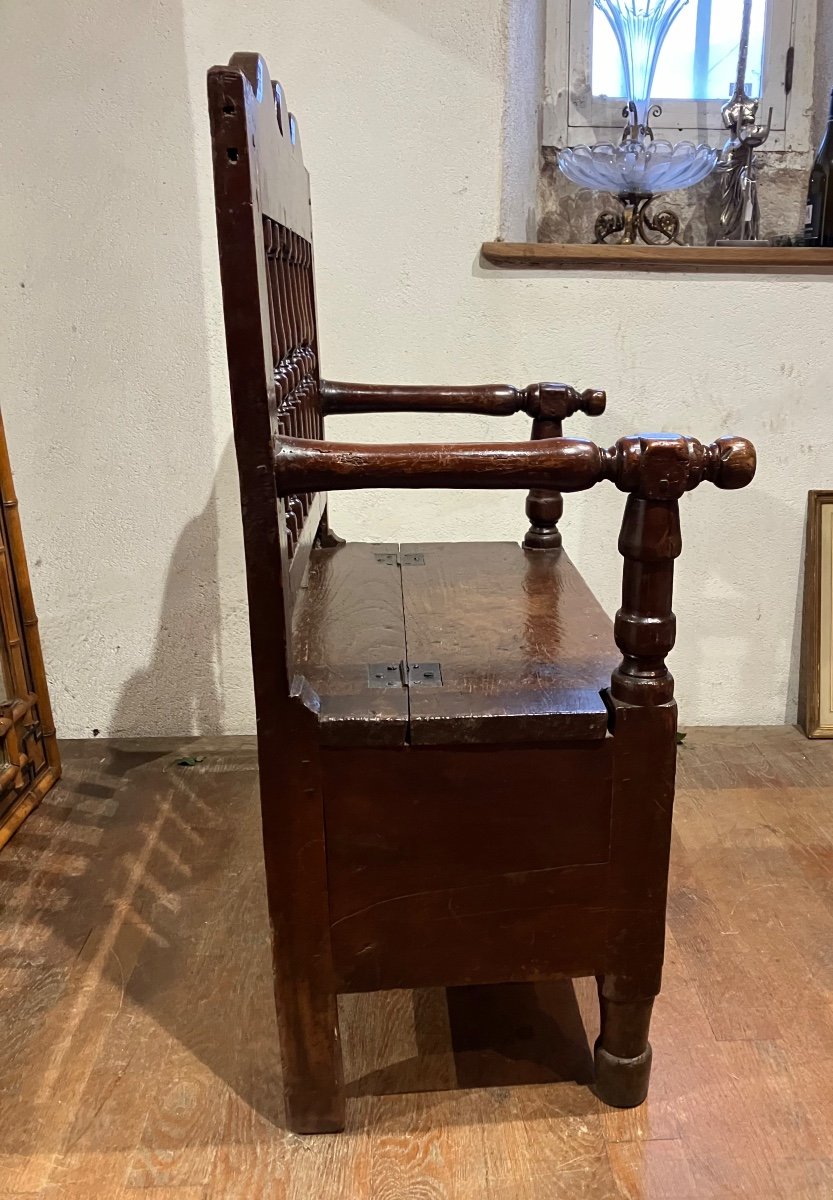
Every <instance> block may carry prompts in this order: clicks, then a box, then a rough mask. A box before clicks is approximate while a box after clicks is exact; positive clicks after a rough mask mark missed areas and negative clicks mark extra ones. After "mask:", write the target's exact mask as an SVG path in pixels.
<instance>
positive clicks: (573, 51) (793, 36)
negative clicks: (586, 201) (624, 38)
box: [545, 0, 815, 150]
mask: <svg viewBox="0 0 833 1200" xmlns="http://www.w3.org/2000/svg"><path fill="white" fill-rule="evenodd" d="M742 10H743V0H689V2H688V4H687V5H686V7H685V8H684V9H683V10H682V12H681V14H680V16H679V17H678V18H677V20H676V22H675V23H674V25H673V26H672V27H671V30H670V32H669V34H668V37H667V40H666V42H665V44H664V46H663V49H662V54H661V55H660V59H659V63H658V66H657V73H656V77H655V81H654V88H653V98H654V101H655V102H656V103H657V104H659V105H661V106H662V115H661V116H660V117H658V118H656V119H654V120H653V121H652V127H653V129H654V131H655V133H656V134H657V135H658V136H660V137H669V138H674V140H680V139H683V138H686V139H689V140H702V139H705V140H708V141H711V142H712V143H713V144H716V139H717V140H719V138H720V137H721V136H723V135H724V134H725V130H724V127H723V123H722V120H721V116H720V109H721V107H722V105H723V104H724V103H725V101H726V100H727V99H728V98H729V96H730V94H731V92H732V90H733V89H734V84H735V77H736V74H737V59H738V42H739V38H740V25H741V16H742ZM547 23H548V28H547V41H548V49H547V85H548V86H547V96H548V104H547V112H546V123H545V142H546V143H547V144H548V145H556V146H559V145H566V144H567V143H569V142H572V143H576V142H584V141H597V140H598V141H605V140H611V139H612V138H614V137H615V136H616V135H617V133H618V131H620V130H621V129H622V127H623V124H624V122H623V119H622V108H623V105H624V96H623V92H624V87H623V81H622V72H621V66H620V60H619V53H618V50H617V47H616V41H615V39H614V36H613V32H612V30H611V28H610V25H609V24H608V21H607V18H606V17H605V16H604V14H603V13H602V12H601V11H600V10H599V9H597V8H596V7H595V5H594V3H593V0H548V17H547ZM814 23H815V0H753V5H752V31H751V44H750V48H749V65H748V69H747V86H748V87H749V89H750V90H751V92H752V93H753V94H754V95H756V96H757V95H761V94H762V102H761V106H760V109H759V112H760V118H761V120H766V116H767V113H768V112H769V109H770V108H772V110H773V115H772V129H773V133H772V136H771V138H770V140H769V142H768V143H767V148H768V149H772V150H783V149H800V150H806V149H807V148H808V146H809V140H808V138H809V131H808V127H807V122H806V120H804V122H803V123H801V122H800V121H799V120H798V118H797V116H796V115H795V114H794V117H793V122H792V126H793V128H792V129H791V121H790V112H791V93H792V82H793V80H792V76H793V74H794V72H793V69H792V63H793V61H794V60H797V55H798V53H799V51H800V50H802V49H803V51H804V52H805V55H804V56H805V58H806V59H808V60H810V69H809V70H808V69H807V62H806V61H805V62H804V63H803V64H800V62H799V61H798V60H797V61H796V71H797V70H799V69H800V70H803V72H804V77H803V78H804V79H806V78H808V77H809V78H810V79H811V77H812V47H813V35H814ZM568 31H569V35H568V36H567V34H568ZM793 48H795V49H793ZM804 100H805V104H806V102H808V101H807V98H806V97H805V98H804ZM796 107H797V105H796ZM797 141H800V142H801V144H797Z"/></svg>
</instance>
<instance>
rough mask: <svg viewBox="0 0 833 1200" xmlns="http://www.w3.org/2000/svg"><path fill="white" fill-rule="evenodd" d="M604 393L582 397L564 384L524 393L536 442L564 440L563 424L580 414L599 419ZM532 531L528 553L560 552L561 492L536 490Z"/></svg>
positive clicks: (530, 501) (530, 509)
mask: <svg viewBox="0 0 833 1200" xmlns="http://www.w3.org/2000/svg"><path fill="white" fill-rule="evenodd" d="M606 399H607V398H606V396H605V393H604V392H599V391H594V390H592V389H591V390H588V391H585V392H582V393H581V394H579V393H578V392H577V391H576V390H575V388H571V387H567V386H565V385H564V384H561V383H538V384H533V385H532V386H531V387H528V388H527V389H526V391H525V392H524V405H523V407H524V411H525V412H527V413H529V415H530V416H531V417H532V418H533V420H532V441H533V442H537V441H543V440H545V439H547V438H560V437H561V436H562V433H563V421H564V419H565V418H566V417H570V416H572V415H573V413H576V412H579V411H581V412H585V413H587V415H588V416H598V415H599V414H601V413H603V412H604V410H605V404H606ZM526 515H527V517H528V518H529V529H528V530H527V532H526V536H525V537H524V542H523V544H524V549H525V550H558V549H560V547H561V531H560V530H559V528H558V522H559V521H560V520H561V518H562V516H563V515H564V500H563V498H562V495H561V493H560V492H558V491H555V490H553V489H550V488H533V489H532V490H531V491H530V493H529V495H528V496H527V498H526Z"/></svg>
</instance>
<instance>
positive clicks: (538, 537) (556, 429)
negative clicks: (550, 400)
mask: <svg viewBox="0 0 833 1200" xmlns="http://www.w3.org/2000/svg"><path fill="white" fill-rule="evenodd" d="M563 428H564V427H563V423H562V422H561V421H548V420H544V419H542V418H540V417H538V418H536V419H535V420H533V422H532V441H533V442H538V441H543V440H544V439H545V438H556V437H561V436H562V434H563ZM526 515H527V519H528V520H529V529H528V530H527V531H526V535H525V537H524V541H523V545H524V549H525V550H559V549H560V548H561V531H560V529H559V528H558V522H559V521H560V520H561V518H562V516H563V515H564V498H563V496H562V495H561V492H556V491H550V490H549V489H545V488H533V489H532V491H531V492H530V493H529V495H528V496H527V498H526Z"/></svg>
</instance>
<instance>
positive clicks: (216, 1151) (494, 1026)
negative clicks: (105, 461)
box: [0, 729, 833, 1200]
mask: <svg viewBox="0 0 833 1200" xmlns="http://www.w3.org/2000/svg"><path fill="white" fill-rule="evenodd" d="M182 753H188V754H200V755H203V756H204V759H203V761H202V762H201V763H199V764H197V765H196V766H192V767H181V766H176V765H175V760H176V758H177V757H178V756H179V755H181V754H182ZM64 758H65V780H64V782H63V783H62V784H61V785H60V787H59V788H58V789H57V790H56V791H55V792H53V794H52V795H50V796H49V797H48V798H47V800H46V801H45V803H44V804H43V805H42V806H41V808H40V809H39V810H38V811H37V812H36V813H35V814H34V815H33V816H32V817H31V818H30V820H29V821H28V822H27V824H26V825H25V826H24V828H23V829H22V830H21V831H20V833H19V834H18V835H17V836H16V837H15V838H14V839H13V841H12V842H11V843H10V844H9V846H8V847H7V848H6V849H5V850H4V851H3V853H2V854H0V909H1V910H2V911H0V1021H1V1022H2V1023H1V1025H0V1030H1V1032H0V1198H2V1200H10V1198H11V1197H15V1198H22V1197H29V1198H30V1200H32V1198H33V1197H39V1198H40V1200H104V1198H107V1200H110V1198H112V1200H116V1198H118V1200H131V1198H132V1200H300V1198H303V1200H307V1198H309V1200H331V1198H332V1200H335V1198H339V1200H342V1198H344V1200H354V1198H355V1200H360V1198H364V1197H373V1200H399V1198H400V1197H402V1198H404V1197H408V1198H411V1197H413V1200H446V1198H450V1197H454V1198H455V1200H556V1198H562V1197H563V1198H565V1200H597V1198H605V1200H607V1198H610V1200H637V1198H640V1200H641V1198H651V1200H657V1198H662V1200H666V1198H667V1200H713V1198H720V1200H724V1198H726V1200H728V1198H729V1197H733V1198H734V1197H738V1198H740V1197H743V1198H746V1197H749V1198H754V1200H772V1198H774V1197H784V1198H789V1200H803V1198H805V1197H807V1198H809V1197H812V1198H814V1200H815V1198H828V1197H829V1198H831V1200H833V1070H832V1069H831V1068H833V744H827V743H808V742H807V741H805V740H804V738H803V737H802V736H801V735H800V734H798V733H797V732H795V731H794V730H789V729H766V730H762V729H747V730H708V731H707V730H692V731H691V732H690V734H689V738H688V741H687V743H686V745H685V747H684V748H683V749H682V751H681V754H680V759H681V762H680V768H681V769H680V787H679V798H678V809H677V812H678V819H677V826H676V836H675V845H674V859H673V883H672V892H671V901H670V913H669V941H668V967H667V973H666V984H665V991H664V994H663V997H662V999H661V1000H660V1001H659V1002H658V1004H657V1008H656V1016H655V1020H654V1029H653V1037H652V1041H653V1044H654V1052H655V1068H654V1083H653V1090H652V1095H651V1099H650V1101H649V1103H648V1105H647V1106H646V1107H644V1108H643V1109H641V1110H638V1111H637V1112H633V1113H619V1112H614V1111H613V1110H609V1109H606V1108H605V1107H604V1106H603V1105H601V1104H600V1103H599V1101H597V1100H596V1099H595V1098H594V1097H593V1095H592V1094H591V1092H590V1091H589V1089H588V1087H587V1086H586V1084H587V1081H588V1079H589V1078H590V1054H589V1050H588V1038H589V1040H590V1041H591V1042H592V1040H593V1039H594V1037H595V1029H594V1021H595V1003H594V993H593V986H592V984H591V983H590V982H589V981H580V982H579V983H578V984H577V985H576V987H575V989H574V988H573V987H572V986H571V985H568V984H554V985H548V986H546V987H537V988H534V987H519V986H515V987H506V988H494V989H466V990H460V991H455V992H452V993H450V994H449V996H448V1002H447V1003H446V996H445V993H443V992H442V991H423V992H418V993H414V994H411V993H401V994H382V995H374V996H362V997H352V998H348V999H347V1000H345V1001H344V1002H343V1003H342V1028H343V1033H344V1041H345V1048H346V1054H347V1061H346V1067H347V1074H348V1079H349V1080H350V1084H349V1095H350V1100H349V1103H348V1120H349V1125H348V1130H347V1132H346V1133H345V1134H343V1135H341V1136H340V1137H329V1138H327V1137H324V1138H298V1137H294V1136H291V1135H288V1134H286V1133H284V1132H282V1130H281V1127H280V1120H281V1101H280V1094H279V1090H278V1086H277V1081H278V1070H279V1067H278V1059H277V1049H276V1033H275V1024H274V1016H273V1012H272V996H271V989H270V968H269V947H268V938H267V924H266V915H265V901H264V893H263V883H262V866H261V851H260V846H259V830H258V811H257V795H256V775H255V761H254V747H253V744H252V742H251V741H249V740H244V739H218V740H215V741H201V742H194V741H186V742H182V741H180V742H177V743H173V742H159V741H153V742H144V743H143V742H120V743H107V742H101V741H97V742H87V743H71V744H68V745H66V746H65V747H64Z"/></svg>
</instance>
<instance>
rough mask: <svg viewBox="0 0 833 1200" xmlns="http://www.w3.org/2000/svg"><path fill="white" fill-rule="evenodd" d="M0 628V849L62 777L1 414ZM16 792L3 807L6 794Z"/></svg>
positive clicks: (0, 415)
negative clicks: (4, 678)
mask: <svg viewBox="0 0 833 1200" xmlns="http://www.w3.org/2000/svg"><path fill="white" fill-rule="evenodd" d="M0 627H2V639H3V643H4V645H5V651H6V658H7V666H8V675H9V679H8V685H9V690H10V692H11V696H10V698H9V699H8V700H6V701H4V702H2V703H0V741H1V742H2V757H3V760H4V761H3V762H2V763H0V813H2V815H0V849H2V847H3V846H4V845H5V844H6V842H8V840H9V839H10V838H11V837H12V835H13V834H14V833H15V832H16V830H17V829H19V828H20V826H21V825H22V823H23V821H24V820H25V819H26V817H27V816H28V815H29V813H30V812H32V811H33V809H35V808H37V806H38V804H40V802H41V800H42V799H43V797H44V796H45V795H46V793H47V792H48V791H49V789H50V788H51V787H52V786H53V785H54V784H55V783H56V782H57V781H58V779H59V778H60V775H61V760H60V757H59V754H58V744H57V738H56V735H55V724H54V721H53V718H52V706H51V704H50V700H49V689H48V686H47V681H46V671H45V670H44V665H43V652H42V649H41V641H40V633H39V631H38V618H37V615H36V613H35V604H34V598H33V596H32V584H31V580H30V577H29V566H28V563H27V561H26V550H25V547H24V544H23V532H22V529H21V526H20V512H19V508H18V502H17V496H16V495H15V490H14V481H13V479H12V469H11V463H10V461H9V452H8V446H7V443H6V433H5V429H4V426H3V418H2V414H1V413H0ZM9 789H14V790H15V791H16V792H17V793H18V794H17V795H15V796H14V798H13V799H12V801H11V803H10V804H8V805H7V807H5V809H4V808H3V805H4V803H5V800H6V793H7V792H8V790H9Z"/></svg>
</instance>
